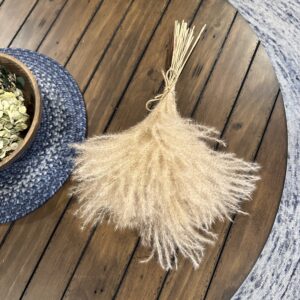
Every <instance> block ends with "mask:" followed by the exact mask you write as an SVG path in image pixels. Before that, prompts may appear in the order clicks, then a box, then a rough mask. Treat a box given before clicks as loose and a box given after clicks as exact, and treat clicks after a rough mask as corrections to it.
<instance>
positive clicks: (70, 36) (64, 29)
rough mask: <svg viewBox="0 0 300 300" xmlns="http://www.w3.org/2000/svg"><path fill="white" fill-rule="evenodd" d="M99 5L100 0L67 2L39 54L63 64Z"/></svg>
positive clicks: (69, 0)
mask: <svg viewBox="0 0 300 300" xmlns="http://www.w3.org/2000/svg"><path fill="white" fill-rule="evenodd" d="M101 3H102V0H80V1H77V0H68V2H67V4H66V6H65V7H64V9H63V10H62V12H61V13H60V15H59V17H58V18H57V20H56V22H55V24H54V25H53V26H52V28H51V31H50V32H49V33H48V35H47V38H46V39H45V40H44V41H43V44H42V45H41V47H40V48H39V52H40V53H43V54H46V55H48V56H50V57H52V58H54V59H56V60H58V61H59V62H60V63H61V64H65V62H66V61H67V59H68V58H69V56H70V54H71V53H72V51H73V49H74V47H75V46H76V45H77V43H78V42H79V41H80V39H81V37H82V34H83V33H84V30H85V28H86V26H87V24H88V23H89V22H90V21H91V20H92V18H93V16H94V14H95V13H96V11H97V9H98V8H99V7H100V5H101Z"/></svg>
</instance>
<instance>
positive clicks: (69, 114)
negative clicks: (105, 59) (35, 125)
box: [0, 49, 86, 223]
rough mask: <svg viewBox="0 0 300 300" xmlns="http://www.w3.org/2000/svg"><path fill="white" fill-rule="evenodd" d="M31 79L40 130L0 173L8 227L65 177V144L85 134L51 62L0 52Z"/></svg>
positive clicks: (75, 100) (72, 85)
mask: <svg viewBox="0 0 300 300" xmlns="http://www.w3.org/2000/svg"><path fill="white" fill-rule="evenodd" d="M0 51H1V52H3V53H7V54H9V55H12V56H14V57H15V58H17V59H19V60H20V61H22V62H23V63H24V64H25V65H26V66H27V67H28V68H29V69H30V70H31V71H32V73H33V74H34V75H35V77H36V79H37V82H38V85H39V87H40V90H41V95H42V99H43V112H42V121H41V125H40V128H39V130H38V132H37V134H36V136H35V138H34V141H33V142H32V144H31V146H30V148H29V149H28V150H27V151H26V152H25V153H24V154H23V156H22V157H21V158H19V159H18V160H17V161H16V162H14V163H13V164H12V165H11V166H9V167H8V168H6V169H5V170H3V171H0V223H7V222H10V221H14V220H16V219H18V218H20V217H23V216H25V215H26V214H28V213H30V212H32V211H33V210H35V209H36V208H38V207H40V206H41V205H42V204H44V203H45V202H46V201H47V200H48V199H49V198H50V197H51V196H53V195H54V194H55V192H56V191H57V190H58V189H59V188H60V187H61V186H62V184H63V183H64V182H65V181H66V179H67V178H68V177H69V175H70V173H71V171H72V167H73V163H72V158H73V156H74V155H75V152H74V150H73V149H71V148H70V147H69V145H70V144H72V143H75V142H80V141H82V140H83V139H84V138H85V133H86V111H85V106H84V101H83V98H82V95H81V93H80V90H79V87H78V86H77V84H76V82H75V81H74V79H73V78H72V76H71V75H70V74H69V73H68V72H67V71H66V70H65V69H64V68H63V67H62V66H61V65H60V64H58V63H57V62H56V61H54V60H52V59H51V58H48V57H46V56H44V55H41V54H39V53H36V52H32V51H29V50H24V49H0Z"/></svg>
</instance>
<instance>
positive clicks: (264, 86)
mask: <svg viewBox="0 0 300 300" xmlns="http://www.w3.org/2000/svg"><path fill="white" fill-rule="evenodd" d="M262 67H263V68H262ZM264 72H267V73H264ZM263 74H268V76H263ZM257 78H260V80H257ZM254 90H255V92H253V91H254ZM277 91H278V83H277V80H276V77H275V74H274V71H273V69H272V66H271V64H270V62H269V59H268V58H267V55H266V53H265V51H264V49H263V48H262V47H261V46H260V47H259V48H258V50H257V53H256V55H255V57H254V60H253V63H252V65H251V67H250V70H249V72H248V74H247V77H246V80H245V82H244V85H243V87H242V90H241V93H240V94H239V95H238V101H237V103H236V105H235V106H234V109H233V112H232V114H231V115H230V118H229V122H228V124H227V126H226V128H225V133H224V136H223V138H224V139H225V141H226V142H227V143H228V147H227V148H226V151H230V152H235V153H236V154H237V156H238V157H242V158H244V159H247V160H251V159H254V156H255V153H256V151H257V148H258V147H259V144H260V140H261V138H262V135H263V133H264V129H265V126H266V124H267V122H268V118H269V115H270V113H271V111H272V108H273V104H274V101H275V99H276V94H277ZM219 99H220V100H222V98H219ZM257 99H260V101H257ZM203 103H204V102H200V105H199V108H198V109H197V111H196V113H195V118H197V115H198V114H200V112H201V105H204V104H203ZM254 103H256V104H255V105H254ZM215 105H216V104H215ZM219 105H221V103H219ZM215 107H218V106H215ZM203 113H205V112H204V111H203ZM237 124H238V125H237ZM217 128H218V127H217ZM218 129H220V128H218ZM246 137H248V138H246ZM223 150H225V149H223ZM254 201H255V199H254V200H253V202H254ZM229 224H230V223H229V222H227V221H226V222H224V223H222V222H217V223H216V224H215V225H214V227H213V228H214V232H216V233H217V234H218V239H217V241H216V243H215V245H214V246H213V247H208V248H207V249H206V254H205V256H204V258H203V261H202V263H201V265H200V267H199V269H198V270H196V271H194V270H193V269H192V267H191V265H190V264H189V263H187V262H186V261H184V260H183V262H182V265H180V266H179V270H178V271H177V272H176V271H172V272H170V275H169V277H168V278H167V280H166V283H165V285H164V288H163V290H162V294H161V299H169V298H170V297H171V298H172V296H174V295H175V294H176V295H177V296H178V295H180V296H181V297H187V298H188V299H199V298H200V299H203V298H205V295H206V290H207V288H208V286H209V283H210V279H211V277H212V275H213V272H214V269H215V266H216V264H217V261H218V257H219V254H220V251H221V249H222V246H223V243H224V239H225V237H226V233H227V229H228V226H229ZM184 274H185V275H186V276H187V274H189V278H186V279H185V282H186V283H187V284H188V285H189V282H191V281H192V282H193V283H194V284H192V285H191V288H190V289H188V288H187V286H182V285H181V284H180V283H181V280H182V276H184Z"/></svg>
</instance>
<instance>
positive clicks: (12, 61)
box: [0, 53, 42, 171]
mask: <svg viewBox="0 0 300 300" xmlns="http://www.w3.org/2000/svg"><path fill="white" fill-rule="evenodd" d="M0 65H2V66H4V67H6V68H7V69H8V70H9V71H10V72H12V73H14V74H16V75H17V76H22V77H23V78H24V81H25V85H24V89H23V90H22V92H23V94H24V99H25V105H26V102H27V103H30V105H29V107H27V108H28V113H29V115H30V125H29V128H28V129H27V132H26V133H25V136H24V139H23V141H22V142H21V143H20V144H19V146H18V148H17V149H16V150H14V151H13V152H12V153H10V154H9V155H8V156H7V157H5V158H4V159H3V160H1V161H0V171H1V170H3V169H4V168H6V167H7V166H9V165H10V164H11V163H12V162H14V161H15V160H16V159H17V158H19V157H20V156H21V155H22V154H23V153H24V152H25V150H26V149H27V148H28V147H29V145H30V143H31V142H32V140H33V139H34V136H35V134H36V132H37V130H38V128H39V125H40V122H41V115H42V100H41V94H40V90H39V87H38V84H37V82H36V80H35V77H34V76H33V74H32V73H31V71H30V70H29V69H28V68H27V67H26V66H25V65H24V64H23V63H22V62H20V61H19V60H18V59H16V58H14V57H12V56H10V55H7V54H3V53H0Z"/></svg>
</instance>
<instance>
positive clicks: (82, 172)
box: [74, 22, 259, 269]
mask: <svg viewBox="0 0 300 300" xmlns="http://www.w3.org/2000/svg"><path fill="white" fill-rule="evenodd" d="M193 30H194V28H192V29H189V28H188V27H187V24H186V23H185V22H181V23H178V22H176V23H175V34H174V47H173V56H172V63H171V67H170V69H169V70H168V71H167V72H166V73H163V77H164V81H165V88H164V91H163V93H162V94H160V95H158V96H156V97H155V98H154V99H152V100H150V101H148V102H147V108H149V107H148V106H149V104H150V103H151V102H154V101H157V102H158V103H157V105H156V107H155V108H154V109H153V110H152V111H151V113H150V114H149V115H148V116H147V117H146V118H145V119H144V120H143V121H142V122H141V123H139V124H137V125H136V126H134V127H132V128H130V129H128V130H126V131H124V132H121V133H118V134H112V135H103V136H99V137H93V138H90V139H88V140H87V141H85V142H84V143H82V144H79V145H76V148H77V150H78V156H77V158H76V167H75V171H74V178H75V180H76V181H77V184H76V186H75V188H74V192H75V194H76V195H77V196H78V201H79V203H80V209H79V211H78V214H79V215H80V216H81V217H82V218H83V220H84V224H85V225H86V224H88V223H92V224H95V223H97V222H102V221H103V220H104V219H106V218H107V217H108V219H109V220H110V221H112V222H113V223H115V225H116V227H117V228H132V229H137V230H138V232H139V233H140V236H141V241H142V244H143V245H145V246H150V247H151V248H152V250H153V251H152V255H151V256H153V255H156V256H157V257H158V260H159V262H160V264H161V266H162V267H163V268H164V269H171V268H172V267H174V266H177V253H178V252H180V253H181V254H182V255H183V256H185V257H187V258H189V259H190V260H191V262H192V263H193V265H194V267H195V268H197V267H198V266H199V264H200V262H201V258H202V256H203V251H204V246H205V244H207V243H211V242H212V241H213V240H214V237H215V236H214V234H213V233H212V232H211V231H210V228H211V226H212V224H213V223H214V222H215V221H216V220H217V219H220V220H223V219H224V218H228V219H230V216H231V215H232V214H234V213H237V212H240V209H239V206H240V202H241V201H243V200H246V199H250V197H251V193H252V192H253V190H254V188H255V182H256V181H257V180H258V177H257V176H256V175H254V173H255V172H257V170H258V168H259V167H258V165H256V164H254V163H249V162H245V161H243V160H241V159H238V158H236V157H235V156H234V155H233V154H228V153H221V152H216V151H214V150H212V149H211V148H210V147H209V146H208V145H207V143H206V142H208V141H215V142H218V143H222V144H223V142H222V141H221V140H219V139H218V138H217V136H218V132H216V131H215V130H214V129H212V128H208V127H205V126H202V125H198V124H196V123H194V122H193V121H192V120H189V119H183V118H181V116H180V115H179V113H178V111H177V108H176V101H175V84H176V82H177V79H178V77H179V75H180V73H181V71H182V69H183V67H184V65H185V63H186V61H187V59H188V57H189V55H190V54H191V52H192V50H193V48H194V47H195V45H196V43H197V41H198V40H199V38H200V35H201V33H202V32H203V30H204V28H203V29H202V30H201V32H200V34H199V35H198V37H197V38H196V40H195V42H194V43H193ZM150 258H151V257H150Z"/></svg>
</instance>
